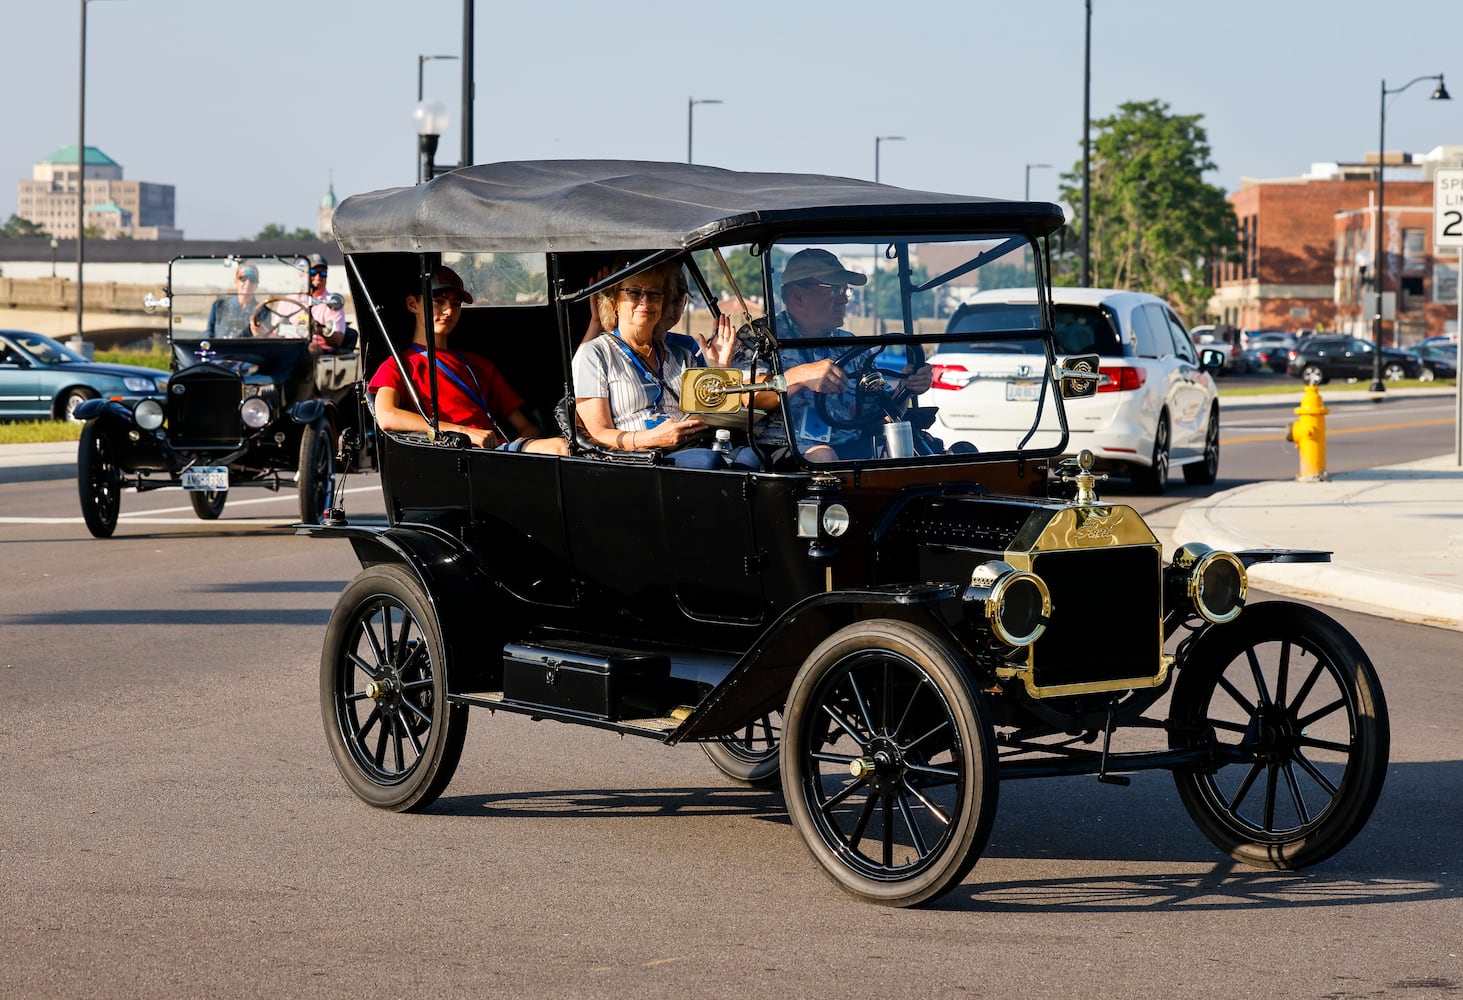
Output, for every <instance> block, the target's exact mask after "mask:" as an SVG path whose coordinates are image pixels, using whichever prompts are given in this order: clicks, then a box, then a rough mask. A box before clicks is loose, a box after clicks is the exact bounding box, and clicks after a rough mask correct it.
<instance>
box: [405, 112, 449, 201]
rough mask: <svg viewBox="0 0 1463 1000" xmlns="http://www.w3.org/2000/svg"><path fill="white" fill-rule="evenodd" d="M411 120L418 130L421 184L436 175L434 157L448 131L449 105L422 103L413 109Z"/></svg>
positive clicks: (418, 171) (418, 168)
mask: <svg viewBox="0 0 1463 1000" xmlns="http://www.w3.org/2000/svg"><path fill="white" fill-rule="evenodd" d="M411 120H412V124H413V125H415V126H416V130H417V156H418V165H417V183H421V182H422V181H429V180H431V179H432V177H433V176H434V175H435V174H436V165H435V163H434V162H433V157H435V156H436V155H437V141H438V140H439V139H441V138H442V133H443V132H445V131H447V122H448V118H447V105H445V104H443V103H442V102H441V101H438V100H431V101H420V102H418V103H417V106H416V107H415V108H413V109H412V113H411Z"/></svg>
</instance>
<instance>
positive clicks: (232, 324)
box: [168, 256, 344, 340]
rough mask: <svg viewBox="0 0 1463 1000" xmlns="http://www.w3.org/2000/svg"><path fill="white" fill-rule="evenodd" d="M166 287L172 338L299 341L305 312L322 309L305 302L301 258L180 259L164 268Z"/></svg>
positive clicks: (304, 264)
mask: <svg viewBox="0 0 1463 1000" xmlns="http://www.w3.org/2000/svg"><path fill="white" fill-rule="evenodd" d="M341 286H342V288H343V287H344V281H342V282H341ZM168 288H169V295H170V306H169V312H170V323H169V329H170V331H171V334H172V336H173V338H174V339H184V340H197V339H204V338H215V339H228V338H237V337H292V338H303V337H307V336H308V335H309V320H310V310H311V308H312V307H313V308H315V310H316V312H317V313H319V312H320V311H321V309H322V307H321V306H320V305H319V304H318V303H319V301H320V300H312V299H311V298H310V279H309V263H308V262H307V261H306V260H305V259H304V258H303V257H244V256H240V257H208V258H180V259H178V260H174V261H173V262H172V264H171V266H170V267H169V269H168ZM328 291H335V289H328ZM318 318H319V316H318V315H317V319H318Z"/></svg>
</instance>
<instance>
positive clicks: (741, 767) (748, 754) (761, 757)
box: [701, 709, 783, 788]
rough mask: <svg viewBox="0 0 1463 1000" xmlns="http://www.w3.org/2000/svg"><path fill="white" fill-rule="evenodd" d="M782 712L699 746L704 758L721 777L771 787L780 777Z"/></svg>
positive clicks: (764, 717) (779, 710)
mask: <svg viewBox="0 0 1463 1000" xmlns="http://www.w3.org/2000/svg"><path fill="white" fill-rule="evenodd" d="M782 726H783V717H782V710H781V709H778V710H777V711H775V712H769V713H767V714H766V715H763V716H761V717H759V718H756V719H753V720H752V721H751V722H749V723H747V724H746V725H745V726H743V727H742V728H741V729H739V730H737V731H736V732H735V733H733V734H731V735H730V736H723V737H721V738H720V739H718V740H716V741H714V742H711V743H702V744H701V749H702V750H704V751H706V756H707V758H708V759H709V760H710V761H711V763H712V764H714V765H716V769H717V770H718V771H720V772H721V773H722V774H724V775H726V776H727V777H728V778H731V779H732V780H733V781H739V782H742V783H743V784H747V785H751V786H752V787H753V788H772V787H773V786H775V785H776V784H777V783H778V780H779V779H780V777H781V773H782V772H781V770H780V768H779V763H778V752H779V750H780V749H781V747H782Z"/></svg>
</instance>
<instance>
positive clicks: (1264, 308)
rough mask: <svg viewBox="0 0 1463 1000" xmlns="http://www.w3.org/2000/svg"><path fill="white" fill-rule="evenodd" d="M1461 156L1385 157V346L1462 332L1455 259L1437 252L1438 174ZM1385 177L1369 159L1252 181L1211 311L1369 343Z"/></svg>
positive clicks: (1248, 326)
mask: <svg viewBox="0 0 1463 1000" xmlns="http://www.w3.org/2000/svg"><path fill="white" fill-rule="evenodd" d="M1459 152H1460V150H1459V148H1458V147H1440V148H1439V149H1437V150H1434V151H1433V152H1432V153H1429V154H1428V155H1427V157H1425V158H1414V157H1412V156H1411V155H1410V154H1407V153H1389V154H1387V158H1386V162H1385V164H1384V165H1383V166H1385V168H1386V171H1387V175H1386V179H1387V204H1386V209H1385V214H1386V220H1385V223H1384V229H1383V235H1384V236H1385V238H1386V245H1385V252H1384V256H1385V258H1386V261H1385V263H1386V266H1387V272H1386V285H1385V287H1386V290H1387V292H1388V293H1389V295H1388V301H1389V303H1390V302H1395V305H1396V322H1395V323H1394V322H1392V321H1391V320H1390V319H1389V320H1388V322H1386V323H1385V324H1384V332H1383V340H1384V342H1386V343H1395V342H1400V343H1403V344H1410V343H1415V342H1416V341H1418V340H1421V339H1422V338H1423V337H1426V336H1431V335H1434V334H1439V333H1442V332H1444V330H1446V329H1453V328H1455V327H1456V315H1457V306H1456V302H1457V299H1456V296H1457V263H1456V258H1455V257H1453V256H1451V255H1449V256H1445V257H1442V258H1440V259H1437V260H1435V259H1434V258H1433V254H1432V195H1433V183H1432V174H1433V171H1434V170H1435V169H1436V168H1437V167H1438V166H1442V165H1450V164H1451V161H1452V160H1453V159H1456V158H1457V156H1458V154H1459ZM1378 169H1379V167H1378V163H1377V157H1376V156H1375V155H1372V154H1369V155H1368V156H1367V159H1366V161H1365V162H1363V163H1359V164H1333V163H1327V164H1315V165H1313V167H1312V169H1311V172H1310V173H1309V174H1306V175H1304V176H1301V177H1292V178H1282V179H1277V180H1253V179H1250V178H1246V179H1244V180H1243V181H1242V182H1241V185H1240V189H1239V190H1238V191H1236V192H1234V193H1233V194H1231V195H1230V196H1229V201H1230V204H1232V205H1233V206H1234V212H1235V216H1236V217H1237V218H1238V220H1239V226H1240V249H1239V252H1238V254H1237V259H1236V260H1234V261H1227V262H1223V263H1220V264H1218V265H1216V266H1215V269H1214V273H1213V274H1212V275H1211V283H1212V284H1213V287H1214V289H1215V295H1214V298H1213V299H1212V300H1211V301H1210V304H1209V309H1210V312H1211V313H1212V314H1214V315H1215V316H1216V317H1217V318H1218V319H1219V320H1220V321H1222V322H1224V323H1228V324H1230V325H1232V326H1236V327H1239V328H1240V329H1245V330H1316V329H1327V330H1336V329H1341V330H1346V331H1349V332H1352V333H1354V334H1356V335H1358V336H1362V337H1365V338H1367V339H1370V337H1371V309H1370V307H1369V306H1368V305H1367V295H1366V291H1367V288H1368V287H1369V285H1368V284H1366V283H1364V282H1363V281H1362V280H1360V277H1361V274H1362V273H1365V272H1360V273H1359V272H1358V265H1359V264H1361V265H1365V266H1367V267H1370V255H1371V248H1372V245H1373V244H1372V240H1373V234H1374V233H1375V229H1374V226H1375V225H1376V216H1377V208H1376V196H1377V170H1378ZM1359 251H1365V255H1364V256H1363V257H1362V258H1361V259H1360V261H1359V260H1358V257H1357V254H1358V252H1359Z"/></svg>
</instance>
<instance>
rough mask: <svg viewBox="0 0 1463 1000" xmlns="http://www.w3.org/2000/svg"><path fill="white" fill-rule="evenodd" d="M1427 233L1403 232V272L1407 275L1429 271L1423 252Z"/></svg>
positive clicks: (1408, 230)
mask: <svg viewBox="0 0 1463 1000" xmlns="http://www.w3.org/2000/svg"><path fill="white" fill-rule="evenodd" d="M1426 242H1427V233H1426V232H1425V231H1424V230H1421V229H1404V230H1402V271H1403V273H1405V274H1421V273H1422V272H1423V271H1425V270H1426V269H1427V257H1426V255H1425V254H1424V252H1423V248H1424V247H1425V245H1426Z"/></svg>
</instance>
